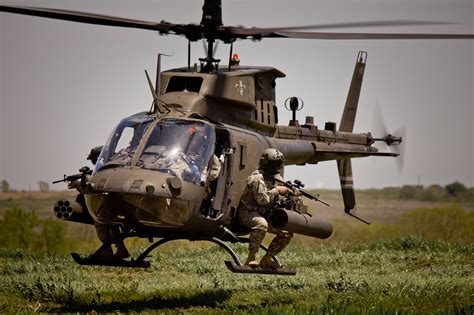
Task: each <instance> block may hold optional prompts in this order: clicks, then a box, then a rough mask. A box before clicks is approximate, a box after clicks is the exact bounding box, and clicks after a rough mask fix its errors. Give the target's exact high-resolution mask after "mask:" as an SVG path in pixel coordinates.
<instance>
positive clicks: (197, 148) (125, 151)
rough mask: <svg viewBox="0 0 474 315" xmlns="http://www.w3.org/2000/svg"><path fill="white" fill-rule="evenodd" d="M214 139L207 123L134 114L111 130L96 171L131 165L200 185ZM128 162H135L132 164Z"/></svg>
mask: <svg viewBox="0 0 474 315" xmlns="http://www.w3.org/2000/svg"><path fill="white" fill-rule="evenodd" d="M150 128H152V129H150ZM147 130H148V131H147ZM214 142H215V133H214V128H213V127H212V126H211V125H209V124H207V123H204V122H200V121H196V120H181V119H166V120H162V121H159V122H156V121H154V120H153V119H152V118H150V117H149V116H147V115H135V116H132V117H129V118H125V119H123V120H122V121H121V122H120V123H119V125H118V126H117V127H116V128H115V129H114V131H113V132H112V134H111V135H110V137H109V139H108V140H107V143H106V144H105V146H104V148H103V149H102V152H101V153H100V156H99V159H98V161H97V164H96V172H100V171H102V170H104V169H109V168H117V167H125V166H129V167H132V166H133V167H138V168H143V169H149V170H153V171H159V172H164V173H169V174H172V175H174V176H177V177H179V178H180V179H182V180H184V181H187V182H191V183H196V184H200V183H202V182H205V181H206V175H207V166H208V164H209V161H210V159H211V156H212V155H213V154H214ZM135 156H139V158H137V159H134V157H135ZM132 161H137V162H136V164H134V165H132ZM134 163H135V162H134Z"/></svg>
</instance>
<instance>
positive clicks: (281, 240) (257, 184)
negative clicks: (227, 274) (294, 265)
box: [239, 149, 293, 269]
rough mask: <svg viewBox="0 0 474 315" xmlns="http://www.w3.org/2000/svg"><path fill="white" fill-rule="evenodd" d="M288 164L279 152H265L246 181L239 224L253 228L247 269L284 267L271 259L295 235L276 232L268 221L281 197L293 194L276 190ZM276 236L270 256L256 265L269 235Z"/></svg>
mask: <svg viewBox="0 0 474 315" xmlns="http://www.w3.org/2000/svg"><path fill="white" fill-rule="evenodd" d="M284 162H285V157H284V156H283V153H281V152H280V151H278V150H276V149H266V150H265V151H264V152H263V154H262V156H261V158H260V167H259V169H258V170H256V171H255V172H253V173H252V174H251V175H250V176H249V177H248V178H247V181H246V184H247V186H246V188H245V191H244V194H243V195H242V199H241V200H240V204H239V220H240V223H241V224H242V225H243V226H245V227H248V228H251V229H252V231H251V233H250V238H249V255H248V258H247V261H246V262H245V265H247V266H250V267H253V268H255V267H257V266H260V267H262V268H273V269H276V268H281V267H282V266H281V265H280V264H279V263H277V262H275V261H273V260H272V255H276V254H278V253H280V252H281V251H282V250H283V249H284V248H285V247H286V246H287V245H288V243H289V242H290V240H291V238H292V237H293V233H291V232H287V231H282V230H279V229H276V228H274V227H273V226H271V224H269V223H268V222H267V220H266V219H265V217H266V216H267V215H268V214H269V213H270V212H271V210H272V208H273V206H274V205H275V202H276V201H277V200H278V198H279V196H280V195H283V196H285V195H287V194H288V193H289V192H290V189H288V188H287V187H285V186H277V185H276V183H275V179H274V177H277V178H279V179H282V177H281V176H280V170H281V168H282V167H283V164H284ZM267 231H268V232H270V233H273V234H276V237H275V238H274V239H273V241H272V242H271V243H270V246H269V247H268V252H267V253H266V254H265V256H263V258H262V259H261V260H260V264H259V263H257V261H256V254H257V252H258V249H259V247H260V244H261V243H262V241H263V238H264V237H265V234H266V232H267Z"/></svg>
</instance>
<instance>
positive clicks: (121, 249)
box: [114, 242, 130, 259]
mask: <svg viewBox="0 0 474 315" xmlns="http://www.w3.org/2000/svg"><path fill="white" fill-rule="evenodd" d="M128 257H130V253H129V252H128V250H127V248H126V247H125V244H124V243H123V242H120V243H118V244H117V251H116V252H115V255H114V259H125V258H128Z"/></svg>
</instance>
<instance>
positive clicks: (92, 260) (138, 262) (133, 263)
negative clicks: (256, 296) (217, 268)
mask: <svg viewBox="0 0 474 315" xmlns="http://www.w3.org/2000/svg"><path fill="white" fill-rule="evenodd" d="M177 240H188V241H208V242H212V243H214V244H217V245H219V246H220V247H222V248H223V249H224V250H225V251H226V252H227V253H228V254H229V255H230V256H232V259H233V260H234V263H235V264H236V265H237V266H243V265H242V262H241V261H240V259H239V256H237V254H236V253H235V252H234V250H233V249H232V248H231V247H230V246H229V245H227V244H226V243H225V242H224V241H223V240H221V239H220V238H217V237H205V238H192V239H190V238H186V237H166V238H162V239H160V240H158V241H156V242H155V243H153V244H152V245H150V246H149V247H148V248H147V249H145V250H144V251H143V253H141V254H140V255H139V256H138V257H137V259H132V260H118V261H114V260H106V261H102V260H99V259H98V258H99V256H100V254H101V253H102V252H103V251H104V250H105V249H106V248H107V247H109V246H111V245H112V243H111V242H105V243H103V244H102V245H101V246H100V247H99V248H98V249H97V250H96V251H95V252H94V253H93V254H92V255H90V256H89V257H87V258H82V257H81V256H80V255H79V254H76V253H73V254H71V255H72V257H73V258H74V260H75V261H76V262H78V263H80V264H83V265H106V266H122V267H144V268H147V267H149V266H150V263H149V262H147V261H145V259H146V258H147V257H149V256H148V255H149V254H150V253H151V252H152V251H153V250H155V249H156V248H158V247H159V246H161V245H163V244H165V243H168V242H170V241H177ZM248 242H249V239H248V238H245V237H238V238H237V239H236V240H234V241H233V242H232V243H248ZM260 248H261V249H263V250H264V251H265V252H266V253H267V252H268V248H267V247H266V246H264V245H262V244H260ZM272 259H273V260H274V261H275V262H277V263H279V264H280V261H279V260H278V259H277V258H276V257H275V256H273V255H272Z"/></svg>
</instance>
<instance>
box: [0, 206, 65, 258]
mask: <svg viewBox="0 0 474 315" xmlns="http://www.w3.org/2000/svg"><path fill="white" fill-rule="evenodd" d="M0 231H1V233H0V247H2V248H7V249H8V248H10V249H24V250H31V251H41V252H48V253H51V252H59V251H62V249H64V248H65V247H66V245H67V241H68V240H67V236H66V235H67V227H66V225H65V223H64V222H61V221H58V220H54V219H40V218H38V215H37V214H36V212H35V211H23V210H22V209H20V208H17V207H13V208H10V209H7V210H5V214H4V216H3V219H0Z"/></svg>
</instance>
